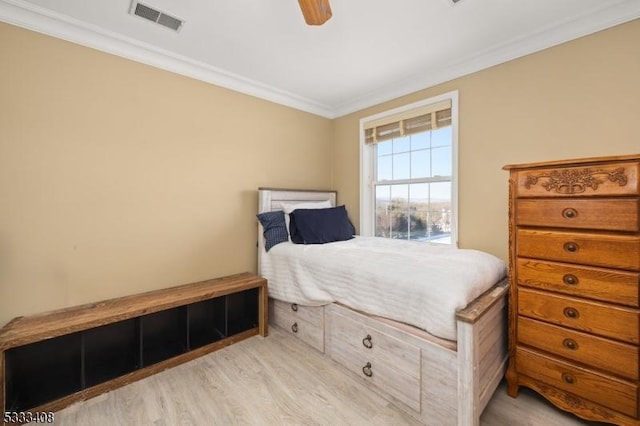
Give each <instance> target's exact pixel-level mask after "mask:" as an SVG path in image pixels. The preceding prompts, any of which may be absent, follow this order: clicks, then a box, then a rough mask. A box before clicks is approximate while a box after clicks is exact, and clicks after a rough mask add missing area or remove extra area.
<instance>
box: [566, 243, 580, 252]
mask: <svg viewBox="0 0 640 426" xmlns="http://www.w3.org/2000/svg"><path fill="white" fill-rule="evenodd" d="M578 248H579V246H578V245H577V244H576V243H564V249H565V250H566V251H568V252H569V253H575V252H577V251H578Z"/></svg>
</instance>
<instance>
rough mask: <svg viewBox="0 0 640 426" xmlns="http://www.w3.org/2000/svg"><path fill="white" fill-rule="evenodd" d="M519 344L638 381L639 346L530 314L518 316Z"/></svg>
mask: <svg viewBox="0 0 640 426" xmlns="http://www.w3.org/2000/svg"><path fill="white" fill-rule="evenodd" d="M518 343H519V344H525V345H527V346H532V347H534V348H537V349H541V350H543V351H545V352H550V353H552V354H554V355H559V356H561V357H564V358H566V359H570V360H572V361H577V362H579V363H582V364H587V365H588V366H591V367H595V368H598V369H601V370H604V371H607V372H610V373H612V374H615V375H618V376H621V377H624V378H627V379H631V380H638V379H639V378H640V377H639V376H638V359H639V356H640V351H639V349H638V346H634V345H628V344H625V343H620V342H616V341H614V340H610V339H605V338H602V337H597V336H593V335H590V334H586V333H582V332H579V331H574V330H569V329H567V328H564V327H558V326H555V325H551V324H547V323H544V322H541V321H536V320H533V319H530V318H527V317H520V318H519V319H518Z"/></svg>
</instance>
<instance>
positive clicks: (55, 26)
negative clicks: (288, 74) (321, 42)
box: [0, 0, 334, 118]
mask: <svg viewBox="0 0 640 426" xmlns="http://www.w3.org/2000/svg"><path fill="white" fill-rule="evenodd" d="M0 21H4V22H7V23H9V24H13V25H16V26H19V27H22V28H26V29H29V30H32V31H36V32H39V33H42V34H46V35H49V36H52V37H56V38H59V39H63V40H66V41H70V42H72V43H75V44H79V45H82V46H86V47H90V48H93V49H97V50H100V51H103V52H107V53H110V54H113V55H116V56H120V57H123V58H126V59H130V60H133V61H136V62H140V63H143V64H146V65H150V66H152V67H156V68H160V69H164V70H167V71H171V72H174V73H176V74H180V75H184V76H186V77H191V78H194V79H197V80H201V81H205V82H207V83H211V84H215V85H217V86H221V87H224V88H227V89H231V90H234V91H237V92H240V93H244V94H246V95H250V96H254V97H257V98H260V99H264V100H267V101H271V102H274V103H277V104H280V105H285V106H288V107H291V108H295V109H298V110H301V111H306V112H310V113H312V114H316V115H320V116H322V117H326V118H334V116H333V111H332V108H331V107H330V106H328V105H324V104H322V103H319V102H316V101H314V100H312V99H308V98H304V97H302V96H298V95H296V94H294V93H290V92H287V91H284V90H280V89H278V88H276V87H272V86H269V85H266V84H263V83H260V82H258V81H255V80H251V79H248V78H244V77H242V76H239V75H236V74H233V73H230V72H228V71H225V70H223V69H220V68H216V67H213V66H211V65H209V64H206V63H204V62H200V61H195V60H193V59H191V58H188V57H186V56H181V55H177V54H175V53H173V52H169V51H167V50H164V49H160V48H157V47H155V46H152V45H150V44H147V43H143V42H140V41H138V40H135V39H132V38H130V37H124V36H122V35H120V34H117V33H114V32H112V31H107V30H105V29H104V28H100V27H97V26H95V25H91V24H88V23H86V22H82V21H79V20H76V19H73V18H70V17H69V16H66V15H62V14H59V13H55V12H52V11H50V10H47V9H44V8H41V7H38V6H35V5H33V4H31V3H27V2H24V1H20V0H0Z"/></svg>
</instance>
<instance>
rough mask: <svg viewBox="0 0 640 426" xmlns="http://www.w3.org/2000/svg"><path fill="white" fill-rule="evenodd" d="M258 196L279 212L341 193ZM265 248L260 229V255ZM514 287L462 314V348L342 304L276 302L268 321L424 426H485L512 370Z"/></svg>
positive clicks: (499, 288) (496, 291)
mask: <svg viewBox="0 0 640 426" xmlns="http://www.w3.org/2000/svg"><path fill="white" fill-rule="evenodd" d="M259 194H260V197H259V211H260V212H264V211H271V210H276V209H278V208H279V207H280V202H283V201H287V202H294V201H321V200H327V199H329V200H331V201H332V202H333V203H334V204H335V200H336V193H335V192H334V191H300V190H282V189H262V188H261V189H260V191H259ZM263 243H264V242H263V240H262V232H261V230H260V232H259V244H260V247H259V252H261V251H262V250H261V247H263V246H262V244H263ZM258 261H260V259H259V258H258ZM508 288H509V284H508V280H507V279H506V278H505V279H504V280H502V281H501V282H499V283H497V284H496V285H494V286H493V287H492V288H491V289H489V290H488V291H487V292H485V293H484V294H483V295H481V296H480V297H479V298H477V299H476V300H475V301H473V302H472V303H470V304H469V306H467V307H466V308H465V309H463V310H460V311H458V312H457V314H456V322H457V336H458V337H457V341H456V342H450V341H442V339H438V338H437V337H434V336H431V335H429V334H428V333H426V332H425V331H423V330H420V329H417V328H415V327H412V326H408V325H406V324H401V323H398V322H395V321H392V320H389V319H386V318H379V317H374V316H371V315H367V314H364V313H361V312H357V311H354V310H352V309H349V308H348V307H345V306H343V305H339V304H336V303H333V304H329V305H325V306H302V305H297V304H291V303H287V302H282V301H279V300H274V299H270V300H269V309H270V312H269V318H270V322H271V324H273V325H275V326H277V327H279V328H282V329H283V330H285V331H288V332H290V333H292V334H294V335H296V337H298V338H300V339H301V340H303V341H305V342H306V343H308V344H309V345H311V346H312V347H314V348H315V349H317V350H319V351H321V352H324V353H325V354H327V355H328V356H330V357H331V358H332V359H334V360H335V361H337V362H338V363H340V364H342V365H343V366H344V367H345V368H347V369H348V370H350V371H352V372H353V373H354V374H356V375H358V376H359V377H360V380H362V382H363V383H364V384H366V385H367V387H370V388H372V389H374V390H375V391H377V392H378V393H379V394H380V395H382V396H383V397H385V398H386V399H387V400H389V401H391V402H393V403H394V404H395V405H396V406H398V407H399V408H401V409H403V410H404V411H406V412H407V413H409V414H410V415H412V416H413V417H415V418H417V419H419V420H421V421H422V422H424V423H428V424H442V425H447V424H457V425H464V426H468V425H479V423H480V414H481V413H482V411H483V410H484V408H485V407H486V405H487V403H488V402H489V400H490V399H491V396H492V395H493V393H494V391H495V389H496V387H497V386H498V384H499V382H500V380H501V379H502V377H503V376H504V372H505V369H506V362H507V302H506V300H507V299H506V296H507V293H508Z"/></svg>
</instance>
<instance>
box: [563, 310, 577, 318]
mask: <svg viewBox="0 0 640 426" xmlns="http://www.w3.org/2000/svg"><path fill="white" fill-rule="evenodd" d="M563 312H564V316H565V317H567V318H571V319H577V318H578V317H579V316H580V312H578V310H577V309H574V308H564V311H563Z"/></svg>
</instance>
